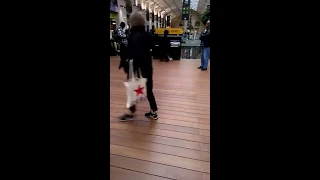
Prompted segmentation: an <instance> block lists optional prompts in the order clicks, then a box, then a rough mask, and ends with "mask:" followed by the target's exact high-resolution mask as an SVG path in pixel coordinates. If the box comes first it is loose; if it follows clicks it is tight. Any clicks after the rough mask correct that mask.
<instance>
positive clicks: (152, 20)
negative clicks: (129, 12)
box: [151, 12, 154, 23]
mask: <svg viewBox="0 0 320 180" xmlns="http://www.w3.org/2000/svg"><path fill="white" fill-rule="evenodd" d="M151 22H153V23H154V13H153V12H152V14H151Z"/></svg>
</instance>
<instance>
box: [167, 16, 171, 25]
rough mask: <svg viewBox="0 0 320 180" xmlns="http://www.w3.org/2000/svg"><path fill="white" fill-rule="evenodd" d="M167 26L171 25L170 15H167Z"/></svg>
mask: <svg viewBox="0 0 320 180" xmlns="http://www.w3.org/2000/svg"><path fill="white" fill-rule="evenodd" d="M167 26H170V15H168V16H167Z"/></svg>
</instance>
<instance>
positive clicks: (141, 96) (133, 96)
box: [124, 60, 147, 108]
mask: <svg viewBox="0 0 320 180" xmlns="http://www.w3.org/2000/svg"><path fill="white" fill-rule="evenodd" d="M139 73H140V78H138V76H137V75H136V74H135V73H134V70H133V60H130V61H129V80H128V82H124V85H125V87H126V88H127V108H130V107H131V106H133V105H136V104H138V103H139V102H140V101H143V100H145V99H146V98H147V86H146V83H147V79H146V78H143V77H142V74H141V70H140V69H139Z"/></svg>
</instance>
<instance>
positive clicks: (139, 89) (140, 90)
mask: <svg viewBox="0 0 320 180" xmlns="http://www.w3.org/2000/svg"><path fill="white" fill-rule="evenodd" d="M143 89H144V87H140V86H138V89H136V90H134V91H135V92H136V93H137V96H138V95H139V94H143V92H142V90H143Z"/></svg>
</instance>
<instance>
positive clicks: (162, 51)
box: [160, 49, 170, 61]
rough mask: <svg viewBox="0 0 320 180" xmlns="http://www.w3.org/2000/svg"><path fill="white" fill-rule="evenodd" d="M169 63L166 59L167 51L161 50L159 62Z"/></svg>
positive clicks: (167, 58)
mask: <svg viewBox="0 0 320 180" xmlns="http://www.w3.org/2000/svg"><path fill="white" fill-rule="evenodd" d="M163 60H165V61H170V59H169V57H168V49H162V50H161V53H160V61H163Z"/></svg>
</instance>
